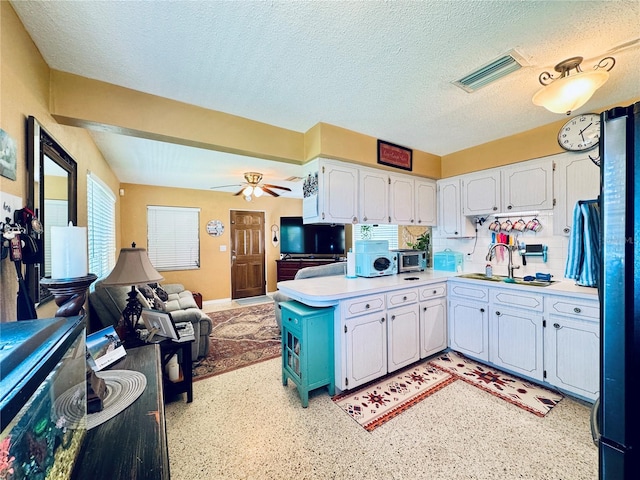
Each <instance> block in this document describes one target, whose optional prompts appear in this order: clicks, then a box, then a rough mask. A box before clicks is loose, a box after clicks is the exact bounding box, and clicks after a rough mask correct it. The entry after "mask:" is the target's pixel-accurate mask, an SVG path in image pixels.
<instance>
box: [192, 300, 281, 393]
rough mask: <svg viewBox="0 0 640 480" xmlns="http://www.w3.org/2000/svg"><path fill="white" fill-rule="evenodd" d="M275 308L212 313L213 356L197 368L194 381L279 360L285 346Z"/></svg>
mask: <svg viewBox="0 0 640 480" xmlns="http://www.w3.org/2000/svg"><path fill="white" fill-rule="evenodd" d="M274 308H275V304H274V303H265V304H261V305H251V306H248V307H240V308H233V309H231V310H223V311H219V312H212V313H208V314H207V315H208V316H209V318H211V321H212V322H213V329H212V331H211V334H210V335H209V354H208V355H207V357H205V358H204V359H202V360H200V361H199V362H197V363H194V364H193V365H194V368H193V381H198V380H202V379H204V378H208V377H212V376H214V375H220V374H221V373H225V372H230V371H231V370H236V369H238V368H241V367H246V366H247V365H251V364H253V363H257V362H262V361H264V360H269V359H271V358H275V357H279V356H280V354H281V352H282V346H281V341H280V330H279V329H278V324H277V323H276V317H275V313H274Z"/></svg>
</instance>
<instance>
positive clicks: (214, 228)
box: [207, 220, 224, 237]
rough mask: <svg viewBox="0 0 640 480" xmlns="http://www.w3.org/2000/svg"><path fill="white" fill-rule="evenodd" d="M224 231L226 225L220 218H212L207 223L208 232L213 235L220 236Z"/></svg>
mask: <svg viewBox="0 0 640 480" xmlns="http://www.w3.org/2000/svg"><path fill="white" fill-rule="evenodd" d="M223 232H224V225H223V224H222V222H221V221H220V220H211V221H210V222H209V223H207V233H208V234H209V235H211V236H212V237H218V236H220V235H222V233H223Z"/></svg>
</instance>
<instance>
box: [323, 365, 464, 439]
mask: <svg viewBox="0 0 640 480" xmlns="http://www.w3.org/2000/svg"><path fill="white" fill-rule="evenodd" d="M453 381H455V378H454V377H453V376H452V375H450V374H449V373H446V372H444V371H442V370H440V369H437V368H435V367H433V366H431V365H429V364H428V363H422V364H420V365H417V366H415V365H414V366H412V367H409V368H408V369H405V370H402V371H401V372H399V373H398V372H394V373H392V374H391V375H387V376H386V377H384V378H382V379H378V380H375V381H374V382H371V383H369V384H367V385H366V386H364V387H362V388H360V389H358V390H357V391H355V392H345V393H342V394H340V395H336V396H335V397H333V398H332V400H333V401H334V402H335V404H336V405H338V406H339V407H340V408H341V409H342V410H344V411H345V412H346V413H347V414H348V415H349V416H351V418H353V419H354V420H355V421H356V422H358V423H359V424H360V425H361V426H362V427H364V429H365V430H367V431H368V432H371V431H372V430H374V429H375V428H376V427H379V426H380V425H382V424H384V423H386V422H388V421H389V420H391V419H392V418H394V417H396V416H397V415H399V414H401V413H402V412H404V411H405V410H407V409H408V408H410V407H412V406H413V405H415V404H416V403H418V402H420V401H421V400H424V399H425V398H427V397H428V396H429V395H431V394H432V393H434V392H437V391H438V390H440V389H441V388H444V387H445V386H447V385H449V384H450V383H451V382H453Z"/></svg>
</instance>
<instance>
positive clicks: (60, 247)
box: [51, 222, 88, 278]
mask: <svg viewBox="0 0 640 480" xmlns="http://www.w3.org/2000/svg"><path fill="white" fill-rule="evenodd" d="M87 272H88V267H87V229H86V228H85V227H74V226H73V225H72V224H71V222H69V226H68V227H51V278H78V277H86V276H87Z"/></svg>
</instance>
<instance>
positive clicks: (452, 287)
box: [449, 282, 489, 302]
mask: <svg viewBox="0 0 640 480" xmlns="http://www.w3.org/2000/svg"><path fill="white" fill-rule="evenodd" d="M449 295H452V296H454V297H462V298H464V299H467V300H482V301H485V302H486V301H489V289H488V288H487V287H476V286H475V285H470V284H469V283H462V282H461V283H456V282H451V283H449Z"/></svg>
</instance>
